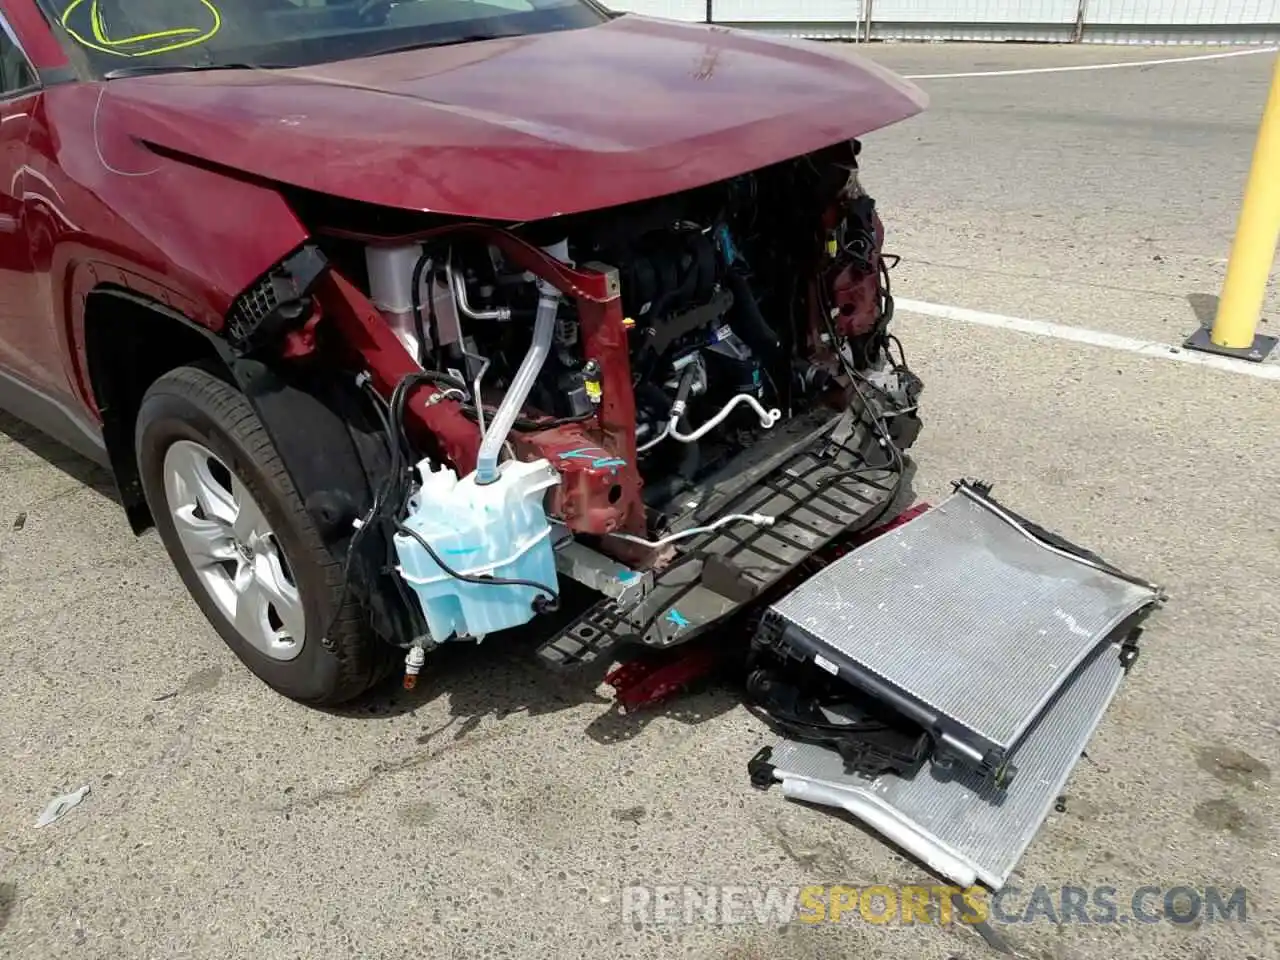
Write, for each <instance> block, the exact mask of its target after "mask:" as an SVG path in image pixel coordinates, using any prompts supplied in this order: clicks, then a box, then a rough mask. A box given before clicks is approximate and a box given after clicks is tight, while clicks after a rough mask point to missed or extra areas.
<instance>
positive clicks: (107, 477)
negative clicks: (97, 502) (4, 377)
mask: <svg viewBox="0 0 1280 960" xmlns="http://www.w3.org/2000/svg"><path fill="white" fill-rule="evenodd" d="M0 435H3V436H6V437H8V438H9V439H10V440H12V441H13V442H14V443H16V444H19V445H20V446H22V447H25V448H26V449H27V450H28V451H29V452H31V453H33V454H35V455H36V456H37V457H39V458H40V459H41V460H43V461H44V462H45V463H47V464H49V466H51V467H53V468H55V469H56V470H58V471H60V472H61V473H63V474H65V475H66V476H67V477H69V478H70V479H72V480H75V481H76V482H77V483H81V484H83V485H84V486H86V487H88V488H89V489H91V490H93V491H94V492H95V493H98V494H100V495H101V496H103V497H106V498H107V499H109V500H112V501H114V502H117V503H118V502H119V497H118V495H117V493H116V485H115V480H114V478H113V477H112V476H111V473H110V471H108V470H107V469H106V468H105V467H101V466H99V465H98V464H96V463H94V462H93V461H92V460H89V459H86V458H85V457H82V456H81V455H80V454H78V453H76V452H75V451H74V450H72V449H71V448H70V447H64V446H63V445H62V444H60V443H59V442H58V441H57V440H54V439H53V438H52V437H50V436H48V435H47V434H44V433H41V432H40V431H39V430H37V429H36V428H35V427H33V426H31V425H29V424H27V423H24V422H23V421H21V420H19V419H17V418H16V417H12V416H10V415H9V414H7V413H4V412H3V411H0Z"/></svg>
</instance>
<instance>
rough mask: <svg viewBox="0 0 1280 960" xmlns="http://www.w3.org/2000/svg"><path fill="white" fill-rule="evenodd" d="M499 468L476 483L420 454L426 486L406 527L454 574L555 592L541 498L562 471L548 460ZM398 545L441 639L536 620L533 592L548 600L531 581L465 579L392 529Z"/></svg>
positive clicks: (404, 571) (406, 573)
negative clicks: (486, 480)
mask: <svg viewBox="0 0 1280 960" xmlns="http://www.w3.org/2000/svg"><path fill="white" fill-rule="evenodd" d="M498 472H499V476H498V479H497V480H495V481H494V482H492V483H486V484H477V483H476V482H475V474H474V473H472V474H469V475H467V476H466V477H463V478H462V479H461V480H459V479H458V476H457V474H455V473H454V472H453V471H452V470H450V469H448V468H447V467H441V468H439V469H436V468H433V466H432V465H431V463H430V462H429V461H427V460H423V461H422V462H421V463H419V464H418V473H419V475H420V476H421V478H422V486H421V487H419V489H418V491H417V492H416V493H415V494H414V495H413V497H412V498H411V499H410V501H409V512H408V516H407V517H406V518H405V520H404V526H405V527H407V528H408V529H410V530H413V531H414V532H415V533H417V534H418V535H419V536H421V537H422V538H423V539H424V540H425V541H426V542H427V543H429V544H430V545H431V549H432V550H434V551H435V552H436V554H437V555H438V556H439V558H440V559H441V560H443V561H444V563H445V564H446V565H447V566H449V567H450V568H452V569H453V570H454V571H455V572H457V573H460V574H463V575H464V576H468V577H494V578H501V579H518V580H528V581H531V582H533V583H538V584H543V585H545V586H546V587H547V588H548V589H551V590H556V591H557V592H558V590H559V588H558V582H559V581H558V577H557V575H556V560H555V554H554V552H553V550H552V546H551V527H550V525H549V523H548V522H547V514H546V511H545V510H544V509H543V506H542V501H543V495H544V492H545V491H546V490H547V488H548V487H553V486H555V485H556V484H557V483H559V482H560V476H559V474H557V473H556V471H555V468H553V467H552V466H551V464H550V463H549V462H548V461H546V460H534V461H532V462H529V463H524V462H521V461H518V460H508V461H506V462H505V463H502V464H500V465H499V467H498ZM395 546H396V555H397V557H398V558H399V560H400V566H399V572H400V576H401V577H403V578H404V579H405V581H406V582H407V583H408V584H409V585H410V586H411V587H413V589H414V592H415V593H416V594H417V597H418V600H419V602H420V603H421V604H422V612H423V614H424V615H425V616H426V619H427V626H428V628H429V630H430V632H431V638H432V639H433V640H435V641H436V642H437V643H442V642H444V641H445V640H449V639H450V638H453V637H457V638H462V637H470V638H475V639H479V638H481V637H483V636H484V635H485V634H487V633H492V632H493V631H495V630H505V629H507V628H509V627H518V626H520V625H521V624H523V623H527V622H528V621H530V620H531V619H533V616H534V612H535V611H534V607H533V604H534V600H535V599H537V598H538V597H543V598H545V599H548V600H550V599H551V597H549V596H547V594H546V592H545V591H543V590H539V589H537V588H535V587H532V586H523V585H519V586H517V585H510V584H497V583H474V582H468V581H465V580H460V579H458V578H457V577H455V576H453V575H452V574H449V573H446V572H445V571H444V569H442V568H441V566H440V564H439V563H437V562H436V561H435V560H434V559H432V557H431V554H430V553H428V552H427V551H426V550H424V549H423V547H422V544H420V543H418V542H417V540H415V539H414V538H413V537H411V536H407V535H406V534H404V533H397V534H396V535H395Z"/></svg>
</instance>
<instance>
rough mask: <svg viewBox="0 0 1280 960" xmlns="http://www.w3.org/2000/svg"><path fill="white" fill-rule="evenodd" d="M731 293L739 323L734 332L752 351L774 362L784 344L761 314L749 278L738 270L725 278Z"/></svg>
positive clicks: (730, 272) (729, 273) (735, 324)
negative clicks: (748, 281)
mask: <svg viewBox="0 0 1280 960" xmlns="http://www.w3.org/2000/svg"><path fill="white" fill-rule="evenodd" d="M725 283H726V285H727V286H728V287H729V292H730V293H732V294H733V312H734V318H735V320H736V321H737V322H736V323H734V324H733V325H732V326H733V327H734V332H735V333H737V334H738V336H740V337H742V339H743V340H745V341H746V343H747V346H749V347H750V348H751V349H752V351H753V352H754V353H755V354H756V355H757V356H758V357H760V358H761V359H762V360H765V361H766V362H768V361H773V360H775V359H776V358H777V356H778V350H779V349H780V348H781V346H782V344H781V342H780V341H779V340H778V334H777V333H776V332H775V331H774V329H773V327H771V326H769V321H768V320H766V319H765V318H764V314H763V313H761V312H760V304H759V302H758V301H757V300H756V295H755V294H754V293H752V292H751V285H750V284H749V283H747V278H746V277H745V276H743V275H742V274H741V273H740V272H738V271H737V270H732V269H731V270H729V271H728V272H727V274H726V277H725Z"/></svg>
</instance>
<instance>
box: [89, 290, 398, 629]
mask: <svg viewBox="0 0 1280 960" xmlns="http://www.w3.org/2000/svg"><path fill="white" fill-rule="evenodd" d="M84 330H85V354H86V358H85V359H86V368H87V372H88V379H89V388H90V390H91V391H92V394H93V400H94V403H95V405H96V406H97V408H98V411H99V415H100V416H101V418H102V425H103V426H102V433H103V440H104V442H105V444H106V447H107V453H108V457H109V459H110V463H111V468H112V471H113V472H114V474H115V480H116V485H117V488H118V490H119V492H120V499H121V503H122V505H123V507H124V509H125V514H126V516H127V517H128V520H129V524H130V526H131V527H132V529H133V531H134V533H137V534H140V533H142V532H144V531H145V530H147V529H148V528H149V527H151V526H152V525H153V519H152V516H151V511H150V508H149V507H148V505H147V501H146V497H145V495H144V494H143V490H142V484H141V478H140V476H139V472H138V460H137V453H136V450H135V446H134V443H135V439H134V438H135V430H136V427H137V418H138V413H139V411H140V409H141V407H142V400H143V397H144V396H145V395H146V393H147V390H148V389H149V388H150V387H151V385H152V384H153V383H155V381H156V380H158V379H159V378H160V377H161V376H163V375H164V374H166V373H168V372H169V371H171V370H173V369H175V368H177V367H180V366H200V367H202V368H204V369H206V370H208V371H209V372H210V373H213V374H215V375H216V376H219V377H221V378H223V379H226V380H227V381H228V382H230V383H232V384H234V385H235V386H236V387H237V388H238V389H239V390H240V391H241V392H242V393H243V394H244V395H245V397H246V398H247V399H248V401H249V403H250V405H251V406H252V408H253V410H254V413H255V414H256V415H257V417H258V419H259V420H260V421H261V423H262V425H263V427H264V429H265V430H266V431H267V434H268V436H269V437H270V439H271V442H272V445H273V446H274V447H275V449H276V452H277V454H278V455H279V457H280V459H281V462H282V463H283V464H284V467H285V471H286V472H287V473H288V475H289V478H290V480H291V481H292V483H293V485H294V489H295V490H296V491H297V493H298V496H299V497H300V498H301V500H302V502H303V504H304V505H305V507H306V509H307V512H308V514H310V516H311V517H312V519H313V520H314V522H315V524H316V527H317V529H318V530H319V532H320V535H321V537H322V539H323V541H324V544H325V546H326V548H328V549H330V550H332V551H334V552H335V554H339V553H343V552H344V551H345V546H346V543H347V541H348V540H349V538H350V536H351V533H352V532H353V529H354V528H353V526H352V520H354V519H355V518H356V517H358V516H359V515H360V514H361V513H363V512H364V511H365V510H366V509H367V508H368V505H369V503H370V502H371V501H372V497H373V490H374V486H375V482H376V479H377V478H378V476H379V475H380V471H382V470H384V469H385V468H386V466H387V459H388V455H387V449H386V447H385V442H384V441H385V438H384V437H383V436H382V433H381V431H380V428H379V424H378V423H377V421H376V418H375V416H374V415H373V411H372V409H371V407H370V404H369V401H368V400H367V399H365V398H364V397H362V396H361V389H360V387H359V386H357V384H356V380H355V377H354V375H351V376H349V377H348V376H346V375H345V374H344V373H342V372H341V371H338V370H333V369H329V368H324V367H308V366H306V365H296V364H293V363H278V362H277V363H274V364H272V363H268V362H266V361H264V360H261V359H257V358H254V357H250V356H244V355H242V354H240V353H237V352H236V351H235V350H234V349H233V348H232V346H231V344H230V343H228V341H227V340H225V339H224V338H223V337H221V336H219V335H218V334H215V333H213V332H212V331H210V330H209V329H207V328H206V327H204V326H201V325H200V324H197V323H195V322H194V321H192V320H190V319H189V318H187V317H186V316H184V315H183V314H181V313H180V312H178V311H176V310H174V309H173V308H172V307H168V306H165V305H164V304H161V303H158V302H156V301H153V300H150V299H148V298H146V297H144V296H140V295H138V294H136V293H133V292H131V291H128V290H125V289H122V288H117V287H109V286H102V287H98V288H95V289H94V290H93V291H92V292H91V293H90V295H89V297H88V298H87V301H86V306H85V326H84ZM380 592H381V591H374V592H373V594H372V595H370V596H367V597H366V598H365V599H366V602H367V603H370V604H371V609H370V613H371V616H372V625H373V627H374V629H375V631H376V632H378V633H379V634H381V635H382V636H384V637H400V636H404V635H406V634H407V635H412V630H413V629H414V625H413V624H412V622H411V619H410V621H406V620H405V616H406V612H405V611H404V610H403V609H399V608H398V604H397V602H396V599H395V598H394V597H390V596H387V597H383V596H379V593H380Z"/></svg>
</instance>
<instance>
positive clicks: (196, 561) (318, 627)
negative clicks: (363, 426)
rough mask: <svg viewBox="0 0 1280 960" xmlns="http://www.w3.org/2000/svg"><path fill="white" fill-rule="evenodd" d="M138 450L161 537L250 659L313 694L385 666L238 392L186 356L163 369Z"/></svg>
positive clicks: (337, 689) (358, 682)
mask: <svg viewBox="0 0 1280 960" xmlns="http://www.w3.org/2000/svg"><path fill="white" fill-rule="evenodd" d="M136 451H137V456H138V467H139V473H140V475H141V480H142V487H143V491H144V493H145V494H146V498H147V503H148V505H149V507H150V508H151V514H152V517H153V518H154V520H155V524H156V528H157V530H158V532H159V534H160V539H161V540H162V541H163V542H164V545H165V548H166V549H167V550H168V552H169V556H170V558H171V559H172V560H173V562H174V565H175V566H176V567H177V570H178V573H179V574H180V575H181V577H182V580H183V582H184V583H185V584H186V587H187V589H188V590H189V591H190V592H191V595H192V596H193V597H194V599H195V601H196V603H197V604H199V606H200V609H201V610H202V611H203V612H204V614H205V616H206V617H207V618H208V619H209V621H210V623H212V624H213V626H214V628H215V629H216V630H217V631H218V633H219V634H220V635H221V636H222V639H223V640H224V641H225V642H226V644H227V645H228V646H229V647H230V648H231V649H232V650H233V651H234V652H235V654H236V656H238V657H239V658H240V659H241V660H242V661H243V662H244V663H245V665H246V666H248V667H249V669H250V670H252V671H253V672H254V673H255V674H257V676H258V677H260V678H261V679H262V680H264V681H265V682H266V683H268V684H270V685H271V686H272V687H274V688H275V689H276V690H278V691H280V692H281V693H283V694H285V695H286V696H289V697H292V698H293V699H295V700H300V701H303V702H306V703H312V704H333V703H340V702H342V701H344V700H349V699H351V698H352V697H354V696H357V695H358V694H360V693H362V692H363V691H364V690H366V689H367V688H368V687H369V686H370V685H371V684H372V683H374V682H375V681H376V680H378V679H379V678H380V677H381V676H382V675H383V674H384V673H385V671H386V668H387V666H388V665H389V663H390V657H389V648H387V647H386V646H385V644H382V643H381V642H380V641H378V640H377V639H376V638H373V637H371V636H369V635H368V633H367V632H366V631H365V630H363V629H362V627H363V621H362V617H361V616H360V611H359V608H358V605H357V604H356V602H355V600H354V599H353V598H351V597H350V596H349V595H348V593H347V591H345V590H343V588H342V565H341V564H340V563H339V562H338V561H337V560H336V559H335V558H334V557H333V556H332V554H331V553H330V552H329V551H328V550H327V549H326V548H325V546H324V544H323V542H322V541H321V538H320V535H319V533H318V531H317V529H316V527H315V524H314V523H313V521H312V518H311V516H310V515H309V514H308V513H307V511H306V509H305V507H304V506H303V503H302V501H301V499H300V498H299V496H298V494H297V492H296V490H295V489H294V486H293V483H292V481H291V480H290V477H289V474H288V472H287V471H286V470H285V467H284V464H283V463H282V462H281V460H280V457H279V455H278V454H277V452H276V450H275V447H274V446H273V445H272V443H271V438H270V436H269V435H268V433H267V431H266V429H265V428H264V427H263V425H262V423H261V421H259V419H258V417H257V415H256V414H255V413H254V411H253V408H252V406H251V405H250V404H249V401H248V400H247V399H246V398H245V396H244V395H243V394H242V393H240V392H239V391H238V390H237V389H236V388H235V387H233V386H232V385H231V384H229V383H227V382H226V381H224V380H222V379H220V378H219V377H217V376H215V375H214V374H212V373H210V372H208V371H205V370H202V369H199V368H196V367H180V368H178V369H176V370H173V371H171V372H169V373H167V374H165V375H164V376H162V377H161V378H160V379H158V380H157V381H156V382H155V383H154V384H152V386H151V388H150V389H149V390H148V391H147V394H146V396H145V397H144V398H143V402H142V407H141V409H140V411H139V413H138V422H137V430H136ZM339 605H341V607H340V608H339ZM335 611H336V615H335Z"/></svg>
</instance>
